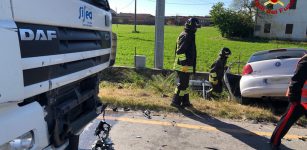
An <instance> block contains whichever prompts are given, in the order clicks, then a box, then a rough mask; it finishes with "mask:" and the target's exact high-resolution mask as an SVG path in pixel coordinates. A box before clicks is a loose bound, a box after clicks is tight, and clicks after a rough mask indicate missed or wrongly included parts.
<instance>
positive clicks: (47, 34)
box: [19, 29, 57, 41]
mask: <svg viewBox="0 0 307 150" xmlns="http://www.w3.org/2000/svg"><path fill="white" fill-rule="evenodd" d="M19 34H20V39H21V40H22V41H33V40H35V41H52V40H53V39H56V38H57V32H56V31H54V30H36V31H33V30H31V29H19Z"/></svg>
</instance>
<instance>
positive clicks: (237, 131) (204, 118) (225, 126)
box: [179, 108, 291, 150]
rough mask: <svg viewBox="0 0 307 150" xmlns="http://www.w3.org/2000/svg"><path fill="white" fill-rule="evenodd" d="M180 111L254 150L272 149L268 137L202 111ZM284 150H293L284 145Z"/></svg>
mask: <svg viewBox="0 0 307 150" xmlns="http://www.w3.org/2000/svg"><path fill="white" fill-rule="evenodd" d="M179 111H180V112H181V113H182V114H183V115H184V116H186V117H188V118H190V119H193V120H195V121H198V122H201V123H203V124H207V125H210V126H212V127H215V128H216V129H217V130H219V131H221V132H224V133H227V134H229V135H231V136H232V137H234V138H236V139H238V140H240V141H241V142H243V143H245V144H247V145H248V146H250V147H252V148H254V149H262V150H266V149H268V150H269V149H271V148H270V144H269V143H268V142H269V139H268V138H266V137H262V136H259V135H257V134H255V133H253V132H251V131H249V130H246V129H244V128H242V127H239V126H236V125H233V124H229V123H225V122H222V121H220V120H218V119H216V118H214V117H211V116H209V115H207V114H205V113H203V112H201V111H198V110H196V109H194V108H191V109H189V110H187V109H179ZM221 140H222V139H221ZM280 148H281V149H282V150H291V149H290V148H288V147H286V146H285V145H282V146H281V147H280Z"/></svg>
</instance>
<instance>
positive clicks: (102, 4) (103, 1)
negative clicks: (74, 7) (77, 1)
mask: <svg viewBox="0 0 307 150" xmlns="http://www.w3.org/2000/svg"><path fill="white" fill-rule="evenodd" d="M82 1H84V2H87V3H89V4H92V5H94V6H96V7H98V8H101V9H103V10H106V11H109V10H110V5H109V1H108V0H82Z"/></svg>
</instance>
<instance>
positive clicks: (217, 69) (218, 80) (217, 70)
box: [209, 47, 231, 94]
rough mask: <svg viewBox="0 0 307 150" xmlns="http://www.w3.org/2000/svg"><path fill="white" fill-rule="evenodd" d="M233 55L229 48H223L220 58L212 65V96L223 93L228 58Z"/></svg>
mask: <svg viewBox="0 0 307 150" xmlns="http://www.w3.org/2000/svg"><path fill="white" fill-rule="evenodd" d="M230 55H231V51H230V49H229V48H227V47H224V48H222V50H221V52H220V54H219V58H218V59H217V60H216V61H215V62H214V63H213V64H212V65H211V69H210V75H209V82H210V83H211V85H212V92H213V93H212V94H214V93H217V94H220V93H222V92H223V76H224V72H225V69H226V68H225V66H226V63H227V59H228V57H229V56H230Z"/></svg>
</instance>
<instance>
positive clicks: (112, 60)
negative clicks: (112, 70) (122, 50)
mask: <svg viewBox="0 0 307 150" xmlns="http://www.w3.org/2000/svg"><path fill="white" fill-rule="evenodd" d="M116 49H117V35H116V34H115V33H112V50H111V58H110V66H113V65H114V64H115V60H116Z"/></svg>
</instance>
